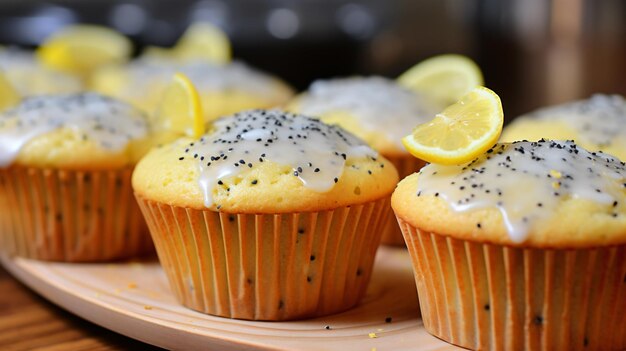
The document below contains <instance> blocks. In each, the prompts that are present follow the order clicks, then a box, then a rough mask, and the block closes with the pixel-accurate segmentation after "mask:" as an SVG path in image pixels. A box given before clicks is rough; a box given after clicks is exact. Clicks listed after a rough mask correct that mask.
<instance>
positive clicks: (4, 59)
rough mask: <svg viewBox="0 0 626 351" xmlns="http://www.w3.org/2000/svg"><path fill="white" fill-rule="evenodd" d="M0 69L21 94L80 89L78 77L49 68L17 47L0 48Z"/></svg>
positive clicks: (63, 91) (64, 91)
mask: <svg viewBox="0 0 626 351" xmlns="http://www.w3.org/2000/svg"><path fill="white" fill-rule="evenodd" d="M0 70H1V71H2V73H3V74H5V75H6V76H7V78H8V79H9V81H10V82H11V84H12V85H13V86H14V87H15V89H16V90H17V91H18V92H19V93H20V94H22V95H40V94H49V93H74V92H79V91H80V90H81V89H82V84H81V82H80V80H79V79H78V78H76V77H73V76H70V75H68V74H64V73H61V72H55V71H52V70H49V69H47V68H45V67H43V66H42V65H40V64H39V62H37V60H36V59H35V57H34V55H33V54H32V53H31V52H29V51H24V50H20V49H17V48H8V49H4V50H0Z"/></svg>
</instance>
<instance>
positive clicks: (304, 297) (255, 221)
mask: <svg viewBox="0 0 626 351" xmlns="http://www.w3.org/2000/svg"><path fill="white" fill-rule="evenodd" d="M397 180H398V175H397V172H396V170H395V168H394V167H393V165H391V163H390V162H389V161H387V160H386V159H385V158H383V157H381V156H379V155H378V154H377V153H376V152H375V151H373V150H372V149H371V148H369V147H368V146H367V145H366V144H365V143H364V142H362V141H360V140H359V139H357V138H356V137H354V136H353V135H351V134H349V133H347V132H345V131H343V130H342V129H340V128H339V127H335V126H328V125H325V124H323V123H322V122H320V121H319V120H316V119H312V118H308V117H304V116H301V115H291V114H287V113H284V112H281V111H278V110H269V111H266V110H252V111H244V112H241V113H238V114H235V115H233V116H229V117H224V118H221V119H218V120H216V121H215V122H214V125H213V127H212V129H211V131H209V132H208V133H207V134H205V135H204V136H202V137H201V138H199V139H198V140H192V139H188V138H187V139H181V140H178V141H177V142H174V143H172V144H169V145H166V146H163V147H160V148H156V149H154V150H152V151H151V152H150V153H149V154H148V155H147V156H146V157H145V158H143V159H142V160H141V161H140V162H139V164H138V165H137V168H136V170H135V172H134V174H133V188H134V190H135V196H136V197H137V200H138V202H139V205H140V207H141V210H142V212H143V214H144V216H145V218H146V221H147V223H148V227H149V229H150V233H151V234H152V238H153V240H154V243H155V246H156V249H157V253H158V255H159V260H160V261H161V264H162V266H163V268H164V270H165V272H166V274H167V277H168V279H169V282H170V286H171V287H172V290H173V291H174V293H175V295H176V297H177V298H178V300H179V301H180V302H181V303H182V304H183V305H185V306H187V307H189V308H192V309H194V310H197V311H200V312H203V313H208V314H212V315H217V316H223V317H230V318H238V319H249V320H273V321H276V320H291V319H298V318H307V317H315V316H322V315H328V314H332V313H337V312H340V311H343V310H346V309H348V308H350V307H352V306H354V305H355V304H357V303H358V301H359V299H360V298H361V297H362V296H363V294H364V293H365V289H366V287H367V284H368V281H369V279H370V274H371V271H372V264H373V262H374V256H375V253H376V249H377V248H378V245H379V242H380V234H381V229H382V227H383V226H384V225H385V224H386V218H387V217H388V213H389V212H390V206H389V201H390V200H389V199H390V194H391V192H392V191H393V188H394V187H395V185H396V183H397Z"/></svg>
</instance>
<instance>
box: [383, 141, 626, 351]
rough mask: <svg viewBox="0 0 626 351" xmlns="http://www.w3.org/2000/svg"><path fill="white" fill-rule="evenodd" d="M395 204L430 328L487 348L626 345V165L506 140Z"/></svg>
mask: <svg viewBox="0 0 626 351" xmlns="http://www.w3.org/2000/svg"><path fill="white" fill-rule="evenodd" d="M392 207H393V209H394V212H395V214H396V216H397V218H398V222H399V223H400V226H401V228H402V232H403V234H404V237H405V239H406V241H407V245H408V247H409V253H410V255H411V258H412V262H413V268H414V270H415V280H416V283H417V289H418V294H419V299H420V307H421V311H422V318H423V321H424V325H425V327H426V329H427V330H428V331H429V332H430V333H431V334H433V335H435V336H437V337H438V338H441V339H443V340H446V341H448V342H450V343H453V344H456V345H459V346H462V347H465V348H469V349H475V350H583V349H586V350H624V349H626V318H625V317H624V316H626V315H625V314H624V311H626V284H625V282H626V164H625V163H624V162H620V161H619V160H617V159H616V158H614V157H613V156H610V155H608V154H604V153H601V152H597V153H596V152H589V151H586V150H585V149H583V148H581V147H579V146H577V145H576V144H575V143H574V142H572V141H567V142H561V141H546V140H540V141H538V142H516V143H512V144H509V143H503V144H497V145H496V146H494V147H493V148H492V149H490V150H489V151H488V152H487V153H486V154H485V155H483V156H481V157H479V158H478V159H476V160H474V161H472V162H470V163H467V164H463V165H459V166H441V165H436V164H431V165H428V166H426V167H424V168H422V170H421V171H420V172H419V173H416V174H414V175H411V176H409V177H407V178H406V179H404V180H402V181H401V182H400V183H399V185H398V187H397V189H396V190H395V192H394V194H393V196H392Z"/></svg>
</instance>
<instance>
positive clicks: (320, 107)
mask: <svg viewBox="0 0 626 351" xmlns="http://www.w3.org/2000/svg"><path fill="white" fill-rule="evenodd" d="M444 107H445V106H442V105H441V104H439V103H436V102H435V101H432V100H429V99H427V98H426V97H424V96H420V95H418V94H417V93H416V92H414V91H411V90H409V89H406V88H403V87H401V86H400V85H398V84H397V83H396V82H395V81H393V80H391V79H387V78H383V77H352V78H343V79H332V80H319V81H316V82H314V83H313V84H312V85H311V87H310V88H309V90H308V91H307V92H306V93H304V94H302V95H301V96H299V97H297V98H296V100H295V101H294V102H293V103H292V104H291V106H290V109H291V110H293V111H296V112H298V113H303V114H305V115H308V116H319V117H320V118H321V119H322V120H323V121H324V122H326V123H329V124H338V125H340V126H341V127H343V128H345V129H346V130H349V131H350V132H352V133H354V134H355V135H356V136H358V137H360V138H362V139H363V140H365V141H367V142H368V143H369V144H370V145H371V146H372V147H373V148H375V149H376V150H378V151H380V152H381V153H383V154H385V155H402V154H407V152H406V150H405V149H404V147H403V146H402V142H401V141H400V140H401V139H402V137H404V136H406V134H407V133H408V131H410V130H412V129H413V128H414V127H415V126H416V125H417V124H420V123H424V122H427V121H429V120H431V119H432V118H433V117H434V116H435V114H437V113H438V112H440V111H441V110H443V108H444Z"/></svg>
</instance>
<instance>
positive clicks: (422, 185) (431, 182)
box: [417, 140, 626, 242]
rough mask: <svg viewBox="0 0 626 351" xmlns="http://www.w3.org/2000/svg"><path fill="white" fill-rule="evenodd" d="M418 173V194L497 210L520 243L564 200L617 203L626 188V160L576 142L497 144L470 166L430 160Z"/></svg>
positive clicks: (462, 207)
mask: <svg viewBox="0 0 626 351" xmlns="http://www.w3.org/2000/svg"><path fill="white" fill-rule="evenodd" d="M419 173H420V176H419V178H418V187H417V188H418V189H417V196H425V195H433V194H434V195H435V196H439V197H442V198H444V199H445V200H446V201H447V202H448V203H449V204H450V206H451V207H452V209H454V210H456V211H469V210H472V209H477V208H489V207H495V208H498V209H499V210H500V212H501V213H502V217H503V218H504V222H505V224H506V227H507V230H508V232H509V235H510V237H511V239H512V240H513V241H515V242H522V241H524V240H525V239H526V238H527V235H528V231H529V229H530V228H531V227H532V225H533V223H534V222H536V221H537V220H540V219H542V218H546V216H548V215H550V214H553V213H554V211H555V209H556V207H557V206H558V204H559V203H560V202H561V201H562V200H563V199H565V198H582V199H588V200H592V201H596V202H598V203H601V204H607V205H611V204H613V206H615V205H616V203H615V201H618V200H619V199H623V198H624V191H625V190H626V166H625V164H624V163H623V162H620V161H619V160H618V159H616V158H615V157H613V156H610V155H607V154H604V153H602V152H588V151H586V150H584V149H582V148H580V147H578V146H577V145H576V144H575V143H574V142H572V141H567V142H564V141H560V142H555V141H543V140H542V141H539V142H515V143H512V144H508V143H506V144H498V145H496V146H494V147H493V148H492V149H490V150H489V152H487V153H486V154H485V155H483V156H481V157H480V158H478V159H476V160H474V161H472V162H470V163H468V164H465V165H460V166H442V165H435V164H431V165H428V166H426V167H424V168H423V169H422V170H421V171H420V172H419Z"/></svg>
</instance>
